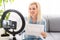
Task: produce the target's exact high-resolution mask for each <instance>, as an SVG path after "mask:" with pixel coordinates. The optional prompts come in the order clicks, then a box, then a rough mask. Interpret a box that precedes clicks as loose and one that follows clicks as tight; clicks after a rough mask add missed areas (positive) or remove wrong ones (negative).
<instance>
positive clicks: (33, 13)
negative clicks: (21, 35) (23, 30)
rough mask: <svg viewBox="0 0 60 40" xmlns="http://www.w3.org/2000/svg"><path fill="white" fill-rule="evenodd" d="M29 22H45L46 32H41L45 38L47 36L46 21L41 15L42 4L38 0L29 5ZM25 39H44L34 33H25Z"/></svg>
mask: <svg viewBox="0 0 60 40" xmlns="http://www.w3.org/2000/svg"><path fill="white" fill-rule="evenodd" d="M28 20H29V23H31V24H43V25H44V32H41V33H40V34H41V35H42V36H43V38H46V36H47V35H46V32H45V31H46V26H45V25H46V22H45V20H43V19H42V17H41V10H40V5H39V3H37V2H33V3H31V4H30V5H29V17H28ZM24 40H42V38H40V37H36V36H33V35H25V39H24Z"/></svg>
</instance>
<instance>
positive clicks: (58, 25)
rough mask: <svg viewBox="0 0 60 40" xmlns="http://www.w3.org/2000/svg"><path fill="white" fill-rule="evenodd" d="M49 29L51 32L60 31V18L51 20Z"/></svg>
mask: <svg viewBox="0 0 60 40" xmlns="http://www.w3.org/2000/svg"><path fill="white" fill-rule="evenodd" d="M49 28H50V31H60V18H50V19H49Z"/></svg>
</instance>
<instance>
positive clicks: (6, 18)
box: [5, 12, 10, 20]
mask: <svg viewBox="0 0 60 40" xmlns="http://www.w3.org/2000/svg"><path fill="white" fill-rule="evenodd" d="M9 16H10V12H9V13H8V14H7V15H6V17H5V20H8V19H9Z"/></svg>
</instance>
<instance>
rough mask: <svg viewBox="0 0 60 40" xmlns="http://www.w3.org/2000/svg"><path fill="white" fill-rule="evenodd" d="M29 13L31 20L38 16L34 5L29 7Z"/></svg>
mask: <svg viewBox="0 0 60 40" xmlns="http://www.w3.org/2000/svg"><path fill="white" fill-rule="evenodd" d="M29 13H30V16H31V17H32V18H35V17H37V14H38V8H37V7H36V5H35V4H32V5H30V6H29Z"/></svg>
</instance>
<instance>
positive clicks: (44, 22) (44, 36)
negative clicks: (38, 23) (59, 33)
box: [41, 19, 47, 38]
mask: <svg viewBox="0 0 60 40" xmlns="http://www.w3.org/2000/svg"><path fill="white" fill-rule="evenodd" d="M42 24H43V25H44V32H41V35H42V36H43V38H46V37H47V33H46V20H45V19H44V20H43V21H42Z"/></svg>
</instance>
